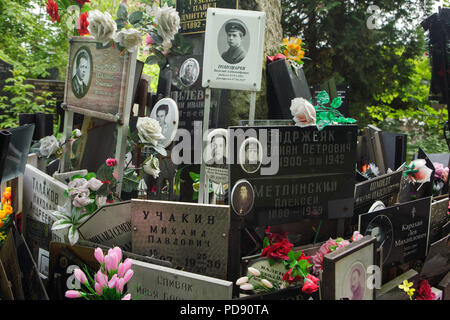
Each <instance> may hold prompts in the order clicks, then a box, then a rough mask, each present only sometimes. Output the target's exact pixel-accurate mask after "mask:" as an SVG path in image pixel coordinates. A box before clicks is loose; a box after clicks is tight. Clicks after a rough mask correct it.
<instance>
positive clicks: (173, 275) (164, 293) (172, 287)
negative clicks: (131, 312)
mask: <svg viewBox="0 0 450 320" xmlns="http://www.w3.org/2000/svg"><path fill="white" fill-rule="evenodd" d="M132 263H133V271H134V275H133V277H132V278H131V280H130V281H129V282H128V284H127V287H128V292H129V293H131V296H132V297H133V299H136V300H230V299H231V294H232V287H233V283H232V282H230V281H225V280H220V279H216V278H211V277H207V276H203V275H198V274H194V273H190V272H186V271H181V270H176V269H171V268H167V267H163V266H158V265H155V264H150V263H146V262H142V261H137V260H132Z"/></svg>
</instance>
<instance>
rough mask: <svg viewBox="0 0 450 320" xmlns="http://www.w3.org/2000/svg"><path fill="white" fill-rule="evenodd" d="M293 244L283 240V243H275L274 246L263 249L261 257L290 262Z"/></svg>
mask: <svg viewBox="0 0 450 320" xmlns="http://www.w3.org/2000/svg"><path fill="white" fill-rule="evenodd" d="M293 246H294V245H293V244H292V243H290V242H289V241H288V240H287V239H283V240H282V241H281V242H276V243H273V244H272V245H270V246H268V247H266V248H264V249H263V251H262V253H261V255H260V256H261V257H267V258H269V259H274V260H279V259H281V260H289V257H288V253H289V252H290V251H291V249H292V248H293Z"/></svg>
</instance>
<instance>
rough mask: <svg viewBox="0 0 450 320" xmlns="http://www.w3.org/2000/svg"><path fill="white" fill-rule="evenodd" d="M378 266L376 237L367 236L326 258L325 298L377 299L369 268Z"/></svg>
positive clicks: (324, 265)
mask: <svg viewBox="0 0 450 320" xmlns="http://www.w3.org/2000/svg"><path fill="white" fill-rule="evenodd" d="M373 265H376V245H375V238H374V237H372V236H365V237H364V238H362V239H361V240H358V241H355V242H352V243H351V244H349V245H348V246H347V247H344V248H340V249H337V250H336V251H333V252H331V253H329V254H326V255H325V256H324V257H323V273H322V299H323V300H374V299H375V287H374V285H373V281H372V279H370V276H372V273H370V270H369V272H368V268H369V267H370V266H373Z"/></svg>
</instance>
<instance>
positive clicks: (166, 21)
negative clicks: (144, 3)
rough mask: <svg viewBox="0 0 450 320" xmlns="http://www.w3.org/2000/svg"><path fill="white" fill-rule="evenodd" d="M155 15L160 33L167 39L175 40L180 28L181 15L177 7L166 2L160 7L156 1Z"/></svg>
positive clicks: (154, 5) (154, 6)
mask: <svg viewBox="0 0 450 320" xmlns="http://www.w3.org/2000/svg"><path fill="white" fill-rule="evenodd" d="M153 15H154V16H155V22H156V24H157V25H158V34H159V35H160V36H161V37H162V38H163V40H165V41H171V40H173V39H174V38H175V35H176V34H177V33H178V29H179V28H180V16H179V15H178V12H177V11H176V10H175V8H173V7H169V6H167V3H165V4H164V7H162V8H160V7H158V6H156V4H155V3H154V4H153Z"/></svg>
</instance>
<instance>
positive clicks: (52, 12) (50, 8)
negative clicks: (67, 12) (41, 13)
mask: <svg viewBox="0 0 450 320" xmlns="http://www.w3.org/2000/svg"><path fill="white" fill-rule="evenodd" d="M47 13H48V15H49V16H50V18H52V22H55V21H58V22H59V14H58V4H57V3H56V2H55V1H54V0H48V1H47Z"/></svg>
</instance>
